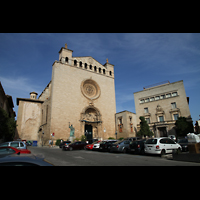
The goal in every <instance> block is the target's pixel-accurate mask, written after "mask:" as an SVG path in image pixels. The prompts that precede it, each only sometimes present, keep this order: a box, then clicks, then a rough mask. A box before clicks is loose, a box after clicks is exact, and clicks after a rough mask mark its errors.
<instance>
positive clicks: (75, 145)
mask: <svg viewBox="0 0 200 200" xmlns="http://www.w3.org/2000/svg"><path fill="white" fill-rule="evenodd" d="M86 145H87V143H85V142H74V143H71V144H67V145H63V147H62V150H63V151H66V150H70V151H72V150H81V149H84V147H85V146H86Z"/></svg>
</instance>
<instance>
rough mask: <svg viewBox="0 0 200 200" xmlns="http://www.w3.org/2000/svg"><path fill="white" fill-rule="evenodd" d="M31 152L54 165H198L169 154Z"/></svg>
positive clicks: (45, 148) (45, 149) (33, 148)
mask: <svg viewBox="0 0 200 200" xmlns="http://www.w3.org/2000/svg"><path fill="white" fill-rule="evenodd" d="M28 149H29V150H31V152H32V153H33V154H40V155H41V154H42V155H43V156H44V157H45V160H47V161H48V162H50V163H52V164H53V165H55V166H200V163H194V162H182V161H174V160H172V159H170V158H171V157H170V156H167V157H166V158H160V157H159V156H152V155H134V154H121V153H107V152H98V151H88V150H74V151H62V150H61V149H60V148H55V147H53V148H49V147H32V146H31V147H28Z"/></svg>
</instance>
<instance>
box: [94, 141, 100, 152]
mask: <svg viewBox="0 0 200 200" xmlns="http://www.w3.org/2000/svg"><path fill="white" fill-rule="evenodd" d="M100 143H101V141H100V142H99V143H96V144H94V145H93V149H92V150H93V151H95V150H99V147H100Z"/></svg>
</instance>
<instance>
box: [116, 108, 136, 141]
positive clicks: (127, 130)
mask: <svg viewBox="0 0 200 200" xmlns="http://www.w3.org/2000/svg"><path fill="white" fill-rule="evenodd" d="M115 123H116V125H115V127H116V133H117V139H119V138H127V137H136V132H137V128H136V127H137V124H136V114H135V113H133V112H130V111H127V110H125V111H122V112H118V113H116V115H115ZM116 133H115V134H116Z"/></svg>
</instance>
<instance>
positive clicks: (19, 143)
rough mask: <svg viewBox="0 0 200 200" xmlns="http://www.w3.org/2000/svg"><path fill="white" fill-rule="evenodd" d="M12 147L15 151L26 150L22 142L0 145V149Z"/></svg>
mask: <svg viewBox="0 0 200 200" xmlns="http://www.w3.org/2000/svg"><path fill="white" fill-rule="evenodd" d="M7 146H9V147H14V148H16V149H26V144H25V143H24V142H22V141H10V142H4V143H1V144H0V147H7Z"/></svg>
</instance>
